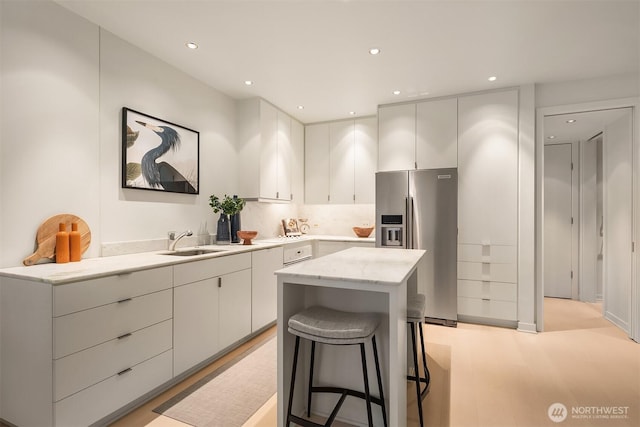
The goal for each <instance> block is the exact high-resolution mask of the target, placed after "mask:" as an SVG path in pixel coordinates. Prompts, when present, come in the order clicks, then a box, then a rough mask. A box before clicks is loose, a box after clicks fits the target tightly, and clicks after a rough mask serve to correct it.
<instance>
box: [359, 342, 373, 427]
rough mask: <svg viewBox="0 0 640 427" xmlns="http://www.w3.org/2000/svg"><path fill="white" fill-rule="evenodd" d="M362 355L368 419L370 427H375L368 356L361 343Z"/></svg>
mask: <svg viewBox="0 0 640 427" xmlns="http://www.w3.org/2000/svg"><path fill="white" fill-rule="evenodd" d="M360 355H361V357H362V375H363V377H364V397H365V400H366V401H367V418H368V419H369V427H373V416H372V414H371V395H370V394H369V375H368V374H367V356H366V355H365V352H364V344H362V343H360Z"/></svg>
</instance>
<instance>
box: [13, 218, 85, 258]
mask: <svg viewBox="0 0 640 427" xmlns="http://www.w3.org/2000/svg"><path fill="white" fill-rule="evenodd" d="M73 222H77V223H78V231H79V232H80V250H81V253H85V251H86V250H87V249H88V248H89V245H90V244H91V230H90V229H89V226H88V225H87V223H86V222H84V220H83V219H82V218H80V217H79V216H76V215H71V214H59V215H54V216H52V217H51V218H49V219H47V220H46V221H44V222H43V223H42V224H40V227H38V232H37V234H36V251H35V252H34V253H33V254H32V255H29V256H28V257H26V258H25V259H24V261H22V262H23V263H24V265H34V264H35V263H37V262H38V261H40V260H41V259H43V258H49V259H54V258H55V256H56V233H57V232H58V224H60V223H64V224H66V227H67V232H71V223H73Z"/></svg>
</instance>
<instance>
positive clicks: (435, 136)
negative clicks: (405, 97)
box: [378, 98, 458, 171]
mask: <svg viewBox="0 0 640 427" xmlns="http://www.w3.org/2000/svg"><path fill="white" fill-rule="evenodd" d="M378 121H379V124H378V126H379V135H380V138H379V156H378V170H379V171H393V170H408V169H438V168H454V167H456V166H457V163H458V159H457V150H458V144H457V143H458V100H457V98H445V99H436V100H429V101H422V102H418V103H410V104H394V105H384V106H380V108H379V109H378Z"/></svg>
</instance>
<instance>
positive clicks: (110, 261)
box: [0, 235, 375, 285]
mask: <svg viewBox="0 0 640 427" xmlns="http://www.w3.org/2000/svg"><path fill="white" fill-rule="evenodd" d="M313 240H320V241H323V240H326V241H343V242H354V241H362V242H370V243H371V242H375V239H373V238H366V239H363V238H358V237H351V236H321V235H306V236H302V237H301V238H296V239H289V238H272V239H264V240H254V241H253V244H252V245H243V244H231V245H206V246H204V245H203V246H198V247H197V248H198V249H216V250H220V251H219V252H212V253H208V254H202V255H193V256H187V257H182V256H172V255H163V253H166V252H167V251H166V250H165V251H155V252H142V253H137V254H127V255H117V256H109V257H97V258H84V259H82V260H81V261H79V262H69V263H66V264H56V263H43V264H36V265H32V266H18V267H9V268H3V269H0V277H13V278H17V279H25V280H33V281H37V282H43V283H49V284H52V285H58V284H63V283H69V282H76V281H79V280H87V279H94V278H98V277H104V276H109V275H113V274H126V273H130V272H133V271H137V270H144V269H147V268H154V267H162V266H168V265H175V264H181V263H185V262H192V261H198V260H203V259H208V258H215V257H221V256H227V255H232V254H238V253H243V252H248V251H255V250H260V249H267V248H271V247H276V246H283V245H287V244H293V243H296V242H301V241H313ZM189 249H194V247H187V248H183V247H179V248H178V250H179V251H181V250H189Z"/></svg>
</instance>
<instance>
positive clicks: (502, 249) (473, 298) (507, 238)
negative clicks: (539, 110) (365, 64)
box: [458, 89, 518, 323]
mask: <svg viewBox="0 0 640 427" xmlns="http://www.w3.org/2000/svg"><path fill="white" fill-rule="evenodd" d="M458 109H459V115H458V314H459V315H462V316H469V317H471V318H481V319H487V320H490V321H497V322H498V323H499V322H501V321H516V320H517V318H518V316H517V249H518V248H517V244H518V91H517V90H515V89H513V90H504V91H497V92H490V93H481V94H474V95H468V96H461V97H459V98H458Z"/></svg>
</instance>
